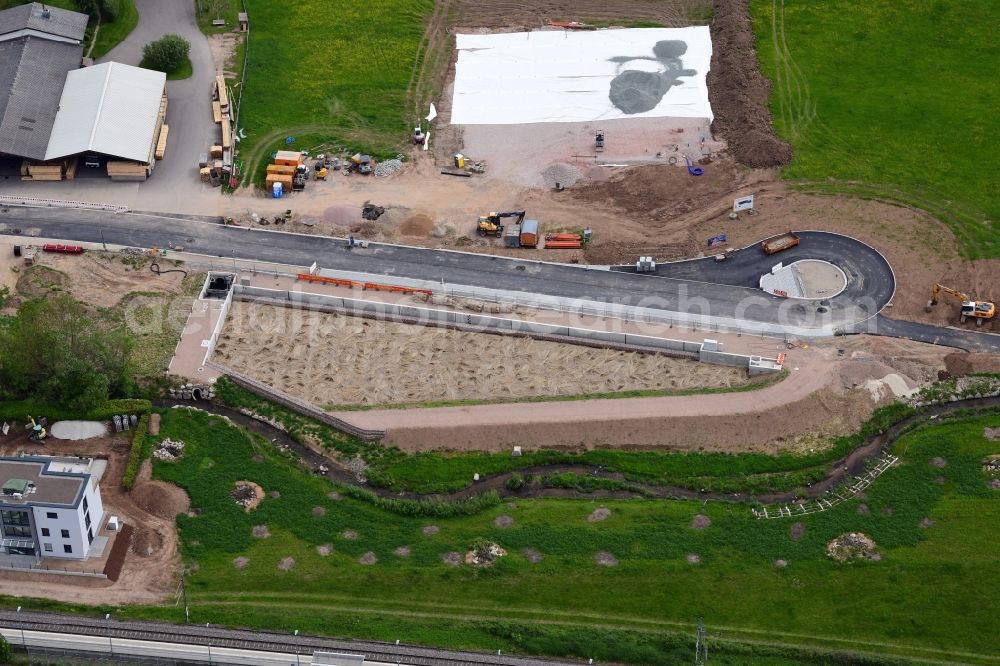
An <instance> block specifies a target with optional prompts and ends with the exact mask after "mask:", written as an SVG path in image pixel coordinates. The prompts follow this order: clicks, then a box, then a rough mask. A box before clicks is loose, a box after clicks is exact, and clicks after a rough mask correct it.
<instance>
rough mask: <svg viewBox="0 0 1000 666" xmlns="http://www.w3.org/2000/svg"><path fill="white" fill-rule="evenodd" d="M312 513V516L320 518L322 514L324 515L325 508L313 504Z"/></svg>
mask: <svg viewBox="0 0 1000 666" xmlns="http://www.w3.org/2000/svg"><path fill="white" fill-rule="evenodd" d="M312 514H313V515H314V516H316V517H317V518H322V517H323V516H325V515H326V509H324V508H323V507H321V506H314V507H313V510H312Z"/></svg>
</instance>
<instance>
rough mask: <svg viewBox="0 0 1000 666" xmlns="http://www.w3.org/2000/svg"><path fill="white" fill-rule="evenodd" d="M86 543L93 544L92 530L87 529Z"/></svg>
mask: <svg viewBox="0 0 1000 666" xmlns="http://www.w3.org/2000/svg"><path fill="white" fill-rule="evenodd" d="M87 543H94V530H92V529H90V528H89V527H88V528H87Z"/></svg>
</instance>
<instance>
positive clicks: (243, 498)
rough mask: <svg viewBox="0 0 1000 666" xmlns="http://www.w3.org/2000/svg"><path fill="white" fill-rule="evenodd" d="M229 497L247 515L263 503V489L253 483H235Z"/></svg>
mask: <svg viewBox="0 0 1000 666" xmlns="http://www.w3.org/2000/svg"><path fill="white" fill-rule="evenodd" d="M229 495H230V496H231V497H232V498H233V501H235V502H236V503H237V504H239V505H240V506H242V507H243V510H244V511H246V512H247V513H249V512H251V511H253V510H254V509H256V508H257V506H258V505H260V503H261V502H263V501H264V489H263V488H261V487H260V486H259V485H257V484H256V483H254V482H253V481H237V482H236V484H235V486H234V487H233V491H232V492H231V493H229Z"/></svg>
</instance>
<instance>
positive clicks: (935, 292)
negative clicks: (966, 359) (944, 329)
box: [926, 283, 997, 326]
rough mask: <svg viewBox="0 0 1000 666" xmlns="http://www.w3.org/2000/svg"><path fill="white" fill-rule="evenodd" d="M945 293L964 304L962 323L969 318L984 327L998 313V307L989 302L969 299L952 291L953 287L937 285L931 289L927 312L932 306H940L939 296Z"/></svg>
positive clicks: (965, 295) (966, 295)
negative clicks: (984, 323) (985, 322)
mask: <svg viewBox="0 0 1000 666" xmlns="http://www.w3.org/2000/svg"><path fill="white" fill-rule="evenodd" d="M942 293H945V294H947V295H949V296H951V297H952V298H954V299H955V300H957V301H959V302H960V303H961V304H962V308H961V319H960V320H959V321H961V323H963V324H964V323H965V322H966V320H967V319H968V318H969V317H973V318H975V320H976V326H982V325H983V322H984V321H986V320H987V319H993V317H994V316H995V315H996V313H997V306H996V305H994V304H993V303H990V302H989V301H977V300H975V299H973V298H969V295H968V294H965V293H962V292H960V291H958V290H957V289H952V288H951V287H945V286H944V285H941V284H937V283H935V284H934V286H933V287H932V288H931V300H930V302H929V303H928V304H927V308H926V309H927V311H928V312H930V309H931V307H932V306H935V305H937V304H938V296H940V295H941V294H942Z"/></svg>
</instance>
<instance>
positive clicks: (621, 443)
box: [336, 337, 949, 453]
mask: <svg viewBox="0 0 1000 666" xmlns="http://www.w3.org/2000/svg"><path fill="white" fill-rule="evenodd" d="M848 342H849V343H850V344H849V345H845V344H844V341H841V340H837V341H831V342H825V343H821V344H819V345H815V346H812V347H810V348H809V349H795V350H792V351H790V352H789V356H788V360H787V362H786V367H787V368H788V369H789V370H790V375H789V377H788V378H787V379H785V380H784V381H782V382H780V383H778V384H774V385H772V386H768V387H766V388H763V389H759V390H755V391H750V392H746V393H726V394H709V395H691V396H674V397H652V398H628V399H608V400H586V401H570V402H548V403H527V404H518V405H504V404H494V405H490V404H487V405H475V406H465V407H439V408H427V409H408V410H393V409H381V410H371V411H365V412H337V413H336V416H338V417H339V418H342V419H344V420H346V421H348V422H350V423H353V424H355V425H358V426H360V427H364V428H384V429H386V430H387V431H388V434H387V437H386V443H387V444H391V445H393V446H398V447H399V448H401V449H403V450H404V451H407V452H417V451H429V450H439V449H447V450H461V451H480V450H485V451H492V452H500V451H509V450H510V449H511V448H512V447H513V446H515V445H519V446H522V447H523V448H525V449H526V450H534V449H538V448H541V446H543V444H544V446H545V447H547V448H550V447H556V448H558V447H564V448H570V449H579V448H594V447H600V446H614V447H623V448H639V449H656V450H713V451H728V452H733V451H764V452H767V453H777V452H780V451H788V450H799V451H801V450H806V449H809V448H811V447H814V446H817V445H819V446H822V445H824V442H825V441H826V440H827V438H830V437H834V436H839V435H843V434H847V433H849V432H853V431H854V430H855V429H856V428H857V427H858V426H859V425H860V424H861V423H862V422H863V421H864V420H865V419H867V418H868V417H869V416H870V415H871V412H872V410H873V409H874V407H875V406H876V405H878V404H884V403H885V402H889V401H891V400H892V399H894V397H895V390H903V391H906V390H909V388H912V387H914V386H916V385H917V384H918V383H920V382H923V381H927V380H929V379H932V378H936V376H937V372H938V370H940V369H943V368H944V361H943V357H944V356H945V355H946V354H947V353H948V351H949V350H945V349H942V348H939V347H933V346H930V345H921V344H919V343H910V342H903V341H896V340H893V341H891V344H890V345H888V346H885V344H884V343H883V342H882V341H881V340H871V339H869V338H865V337H858V338H852V339H851V340H850V341H848ZM835 343H836V344H835ZM863 343H870V344H871V345H872V348H874V349H879V348H880V347H882V349H881V351H879V352H877V353H873V352H872V351H870V350H869V349H866V348H865V345H864V344H863ZM838 345H839V346H838ZM840 350H843V354H841V351H840ZM904 373H906V374H904ZM894 387H895V388H894Z"/></svg>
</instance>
